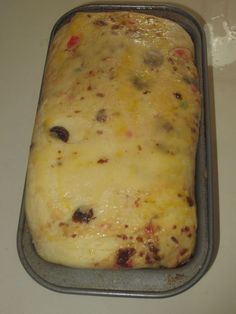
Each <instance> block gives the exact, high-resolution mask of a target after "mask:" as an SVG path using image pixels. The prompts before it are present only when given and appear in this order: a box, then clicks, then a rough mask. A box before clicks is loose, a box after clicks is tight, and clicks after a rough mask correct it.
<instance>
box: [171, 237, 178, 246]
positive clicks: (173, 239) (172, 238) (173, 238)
mask: <svg viewBox="0 0 236 314" xmlns="http://www.w3.org/2000/svg"><path fill="white" fill-rule="evenodd" d="M171 240H172V241H173V242H175V243H176V244H178V243H179V241H178V240H177V239H176V237H174V236H172V237H171Z"/></svg>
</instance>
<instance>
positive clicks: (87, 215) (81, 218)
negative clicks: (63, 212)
mask: <svg viewBox="0 0 236 314" xmlns="http://www.w3.org/2000/svg"><path fill="white" fill-rule="evenodd" d="M93 215H94V214H93V209H92V208H90V209H89V210H88V211H86V212H83V211H81V209H80V208H78V209H76V211H75V212H74V214H73V216H72V220H73V221H74V222H81V223H86V224H87V223H89V222H90V220H91V219H92V218H94V217H93Z"/></svg>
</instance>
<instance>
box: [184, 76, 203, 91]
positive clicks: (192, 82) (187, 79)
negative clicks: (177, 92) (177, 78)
mask: <svg viewBox="0 0 236 314" xmlns="http://www.w3.org/2000/svg"><path fill="white" fill-rule="evenodd" d="M182 79H183V81H184V82H185V83H186V84H188V85H193V86H195V87H196V88H198V86H199V82H198V79H195V78H193V77H190V76H187V75H184V76H183V77H182Z"/></svg>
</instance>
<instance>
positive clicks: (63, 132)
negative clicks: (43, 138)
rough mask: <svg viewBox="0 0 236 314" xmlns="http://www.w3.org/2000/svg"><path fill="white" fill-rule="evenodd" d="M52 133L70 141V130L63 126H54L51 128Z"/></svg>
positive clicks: (65, 140) (64, 140)
mask: <svg viewBox="0 0 236 314" xmlns="http://www.w3.org/2000/svg"><path fill="white" fill-rule="evenodd" d="M50 133H51V135H52V136H53V137H57V138H59V139H60V140H62V141H63V142H65V143H66V142H68V140H69V136H70V134H69V132H68V131H67V129H65V128H64V127H63V126H54V127H52V128H51V129H50Z"/></svg>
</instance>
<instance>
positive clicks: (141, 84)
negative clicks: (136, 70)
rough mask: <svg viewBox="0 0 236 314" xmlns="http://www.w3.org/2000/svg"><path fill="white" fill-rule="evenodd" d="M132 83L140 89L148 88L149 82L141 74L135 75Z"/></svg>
mask: <svg viewBox="0 0 236 314" xmlns="http://www.w3.org/2000/svg"><path fill="white" fill-rule="evenodd" d="M132 83H133V85H134V86H135V87H136V88H137V89H138V90H143V89H147V88H148V83H147V82H146V81H145V80H144V79H143V78H141V77H139V76H135V77H134V78H132Z"/></svg>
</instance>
